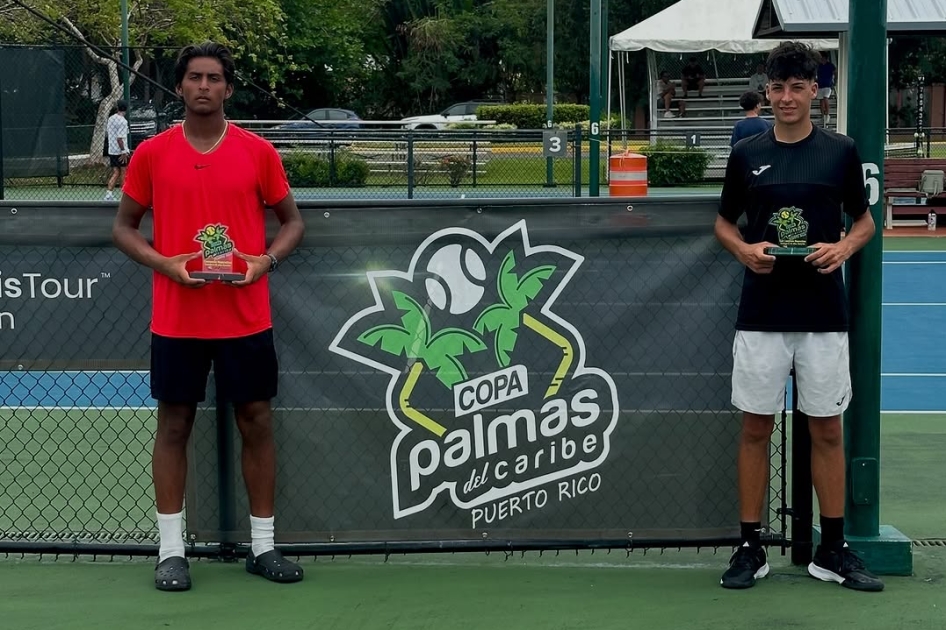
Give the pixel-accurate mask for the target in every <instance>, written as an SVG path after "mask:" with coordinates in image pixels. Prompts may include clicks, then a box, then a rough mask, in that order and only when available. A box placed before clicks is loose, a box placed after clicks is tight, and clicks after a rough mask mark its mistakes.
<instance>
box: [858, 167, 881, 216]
mask: <svg viewBox="0 0 946 630" xmlns="http://www.w3.org/2000/svg"><path fill="white" fill-rule="evenodd" d="M861 167H862V168H863V170H864V185H865V186H867V205H870V206H872V205H874V204H875V203H877V202H878V201H880V180H879V179H878V178H877V176H878V175H880V168H879V167H878V166H877V165H876V164H874V163H873V162H864V163H863V164H862V165H861Z"/></svg>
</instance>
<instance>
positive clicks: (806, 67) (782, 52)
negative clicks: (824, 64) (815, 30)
mask: <svg viewBox="0 0 946 630" xmlns="http://www.w3.org/2000/svg"><path fill="white" fill-rule="evenodd" d="M820 62H821V59H820V56H819V55H818V53H817V52H815V50H814V49H813V48H812V47H811V46H808V45H807V44H803V43H801V42H782V43H781V44H779V45H778V47H777V48H775V49H774V50H772V52H770V53H769V58H768V59H767V60H766V62H765V73H766V74H767V75H768V77H769V81H788V80H789V79H802V80H805V81H814V80H815V79H816V78H817V76H818V64H819V63H820Z"/></svg>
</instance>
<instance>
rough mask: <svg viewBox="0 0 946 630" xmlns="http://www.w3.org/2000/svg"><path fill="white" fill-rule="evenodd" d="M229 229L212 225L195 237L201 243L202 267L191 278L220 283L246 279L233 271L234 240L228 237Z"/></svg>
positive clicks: (191, 274) (191, 273) (192, 273)
mask: <svg viewBox="0 0 946 630" xmlns="http://www.w3.org/2000/svg"><path fill="white" fill-rule="evenodd" d="M227 229H228V228H227V226H226V225H220V224H219V223H217V224H211V225H208V226H206V227H204V229H202V230H200V231H199V232H198V233H197V236H195V237H194V240H195V241H197V242H198V243H200V250H201V262H202V265H201V270H200V271H191V272H190V274H189V275H190V277H191V278H196V279H198V280H218V281H220V282H234V281H236V280H243V279H244V278H246V275H245V274H242V273H239V272H237V271H234V270H233V240H232V239H231V238H230V237H229V236H228V235H227Z"/></svg>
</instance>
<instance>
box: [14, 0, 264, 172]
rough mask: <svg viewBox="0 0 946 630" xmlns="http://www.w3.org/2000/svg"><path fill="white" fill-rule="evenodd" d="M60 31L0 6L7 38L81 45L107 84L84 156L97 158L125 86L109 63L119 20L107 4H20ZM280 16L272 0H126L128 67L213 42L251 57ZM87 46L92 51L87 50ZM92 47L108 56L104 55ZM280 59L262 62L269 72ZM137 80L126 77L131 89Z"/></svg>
mask: <svg viewBox="0 0 946 630" xmlns="http://www.w3.org/2000/svg"><path fill="white" fill-rule="evenodd" d="M24 3H25V4H27V5H28V6H30V7H31V8H33V9H35V10H36V11H38V12H39V13H41V14H43V15H45V16H47V17H48V18H49V19H50V20H52V21H53V22H55V23H56V24H58V25H59V26H61V27H64V28H65V30H66V32H68V33H69V36H66V35H64V34H62V33H57V32H56V31H55V30H53V29H52V28H50V26H49V25H48V24H46V23H45V22H43V21H42V20H40V19H39V18H37V17H35V16H34V15H32V14H30V13H29V12H28V11H26V10H24V9H23V8H22V7H20V6H16V7H9V6H8V5H3V7H0V18H2V19H3V24H2V26H0V33H4V32H5V33H7V34H9V35H12V36H13V37H15V38H16V39H15V40H14V41H17V42H20V43H33V44H53V43H61V42H63V41H67V40H68V39H69V38H70V37H71V39H72V40H73V41H74V42H78V43H81V44H83V45H85V46H86V54H87V55H88V56H89V58H90V59H92V60H93V61H95V62H96V63H97V64H100V65H101V66H102V67H103V68H104V69H105V72H106V76H107V78H108V87H109V91H108V94H106V95H105V96H104V98H103V99H102V100H101V101H100V102H99V104H98V108H97V114H96V120H95V125H94V131H93V134H92V141H91V146H90V148H89V156H90V159H91V160H97V159H99V157H100V156H101V154H102V147H103V144H104V140H105V122H106V120H107V118H108V115H109V112H110V110H111V108H112V107H113V106H114V105H115V102H116V101H118V99H119V98H121V96H122V94H123V92H124V86H123V85H122V83H121V72H120V71H119V65H118V63H116V61H115V59H116V58H119V57H120V51H121V43H122V42H121V15H120V13H119V11H118V10H117V8H118V7H117V3H116V2H114V1H113V0H25V2H24ZM282 20H283V14H282V10H281V8H280V6H279V4H278V1H277V0H210V1H208V2H193V1H192V0H129V2H128V31H129V47H130V49H131V50H130V51H129V58H130V62H131V67H132V69H133V70H135V71H137V70H138V69H139V68H140V67H141V65H142V63H143V62H144V60H145V58H146V57H148V56H149V54H150V53H149V50H150V49H151V48H152V47H157V46H181V45H184V44H189V43H192V42H199V41H202V40H204V39H212V40H215V41H218V42H220V43H223V44H226V45H228V46H230V47H231V48H232V49H233V51H234V55H235V56H238V57H239V56H241V55H242V56H245V57H249V58H251V59H252V58H255V57H258V56H260V53H262V52H263V51H264V50H267V49H268V48H270V47H271V46H273V43H274V41H275V40H276V39H278V36H279V34H280V32H281V29H282ZM90 44H91V46H90ZM92 46H95V47H99V48H101V49H104V50H105V51H106V52H108V53H110V54H111V55H112V56H102V55H101V54H99V53H97V52H95V51H94V50H93V48H92ZM277 62H278V60H275V59H274V60H272V61H271V62H270V63H269V64H261V65H262V66H263V67H264V68H269V69H270V70H273V69H274V68H275V67H276V64H277ZM135 77H136V74H135V73H134V72H131V73H129V86H130V85H131V84H132V83H133V82H134V80H135Z"/></svg>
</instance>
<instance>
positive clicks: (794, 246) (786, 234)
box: [763, 206, 818, 257]
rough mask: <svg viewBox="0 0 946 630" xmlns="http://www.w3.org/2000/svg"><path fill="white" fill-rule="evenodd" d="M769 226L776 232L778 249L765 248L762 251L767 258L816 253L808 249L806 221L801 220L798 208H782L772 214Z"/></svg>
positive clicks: (802, 255) (812, 248)
mask: <svg viewBox="0 0 946 630" xmlns="http://www.w3.org/2000/svg"><path fill="white" fill-rule="evenodd" d="M769 225H774V226H775V229H776V230H778V244H779V246H778V247H766V248H765V249H764V250H763V251H764V252H765V253H766V254H768V255H769V256H777V257H781V256H792V257H796V256H801V257H804V256H808V255H809V254H811V253H813V252H816V251H818V250H817V249H816V248H814V247H808V221H806V220H805V219H804V218H802V211H801V209H800V208H796V207H794V206H792V207H791V208H782V209H781V210H777V211H776V212H773V213H772V218H771V219H769Z"/></svg>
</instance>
